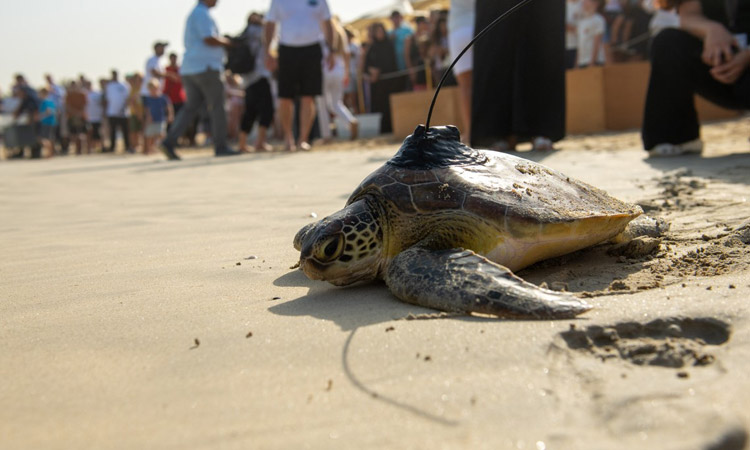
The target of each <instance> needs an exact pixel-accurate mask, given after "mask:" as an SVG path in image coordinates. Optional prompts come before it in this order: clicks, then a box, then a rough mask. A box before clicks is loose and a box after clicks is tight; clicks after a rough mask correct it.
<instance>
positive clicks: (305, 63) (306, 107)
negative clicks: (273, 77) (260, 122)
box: [263, 0, 335, 151]
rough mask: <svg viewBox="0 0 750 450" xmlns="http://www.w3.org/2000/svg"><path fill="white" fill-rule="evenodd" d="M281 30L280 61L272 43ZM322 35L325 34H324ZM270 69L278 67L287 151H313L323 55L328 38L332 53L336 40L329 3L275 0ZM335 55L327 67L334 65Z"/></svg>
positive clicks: (270, 17)
mask: <svg viewBox="0 0 750 450" xmlns="http://www.w3.org/2000/svg"><path fill="white" fill-rule="evenodd" d="M277 26H278V27H279V28H280V35H279V50H278V60H277V59H276V58H274V57H273V55H271V42H272V41H273V39H274V37H275V35H276V28H277ZM321 31H322V33H321ZM263 34H264V37H265V39H264V42H263V46H264V50H265V51H264V53H265V63H266V68H267V69H268V70H270V71H273V70H274V69H276V65H277V64H278V82H279V86H278V89H279V92H278V96H279V115H280V119H281V127H282V130H283V133H284V147H285V149H286V150H289V151H294V150H296V149H297V148H299V149H300V150H309V149H310V143H309V141H310V130H311V129H312V125H313V120H315V100H314V99H315V97H316V96H319V95H321V93H322V91H323V70H322V59H323V52H322V49H321V47H320V42H321V41H323V38H325V41H324V42H325V43H326V45H327V46H328V48H329V50H330V48H331V42H332V41H331V40H332V36H333V25H332V24H331V11H330V10H329V8H328V3H327V2H326V0H308V1H305V2H300V1H298V0H272V1H271V7H270V8H269V9H268V13H267V14H266V24H265V27H264V33H263ZM334 62H335V61H334V56H333V52H330V53H329V57H328V58H327V65H328V67H329V68H331V67H333V65H334ZM296 97H300V111H299V136H298V138H297V140H296V142H295V139H294V136H293V134H292V116H293V114H294V99H295V98H296Z"/></svg>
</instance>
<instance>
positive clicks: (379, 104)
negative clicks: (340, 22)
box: [364, 22, 402, 133]
mask: <svg viewBox="0 0 750 450" xmlns="http://www.w3.org/2000/svg"><path fill="white" fill-rule="evenodd" d="M370 30H371V31H370V32H371V42H370V47H369V48H368V50H367V55H366V56H365V65H364V72H365V74H367V76H368V78H369V81H370V110H371V111H372V112H375V113H380V114H381V116H380V132H381V133H390V132H391V131H392V130H393V128H392V124H391V98H390V97H391V94H393V93H395V92H400V91H401V87H402V85H401V80H400V79H399V77H391V76H389V75H391V74H393V73H394V72H396V71H397V70H398V66H397V65H396V50H395V49H394V47H393V43H392V42H391V40H390V38H389V36H388V33H387V32H386V31H385V26H383V24H382V23H380V22H375V23H374V24H372V25H371V28H370Z"/></svg>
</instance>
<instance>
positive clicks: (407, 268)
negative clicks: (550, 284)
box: [385, 247, 591, 319]
mask: <svg viewBox="0 0 750 450" xmlns="http://www.w3.org/2000/svg"><path fill="white" fill-rule="evenodd" d="M385 281H386V283H387V284H388V287H389V288H390V289H391V292H393V293H394V294H395V295H396V297H398V298H399V299H401V300H403V301H405V302H408V303H412V304H415V305H420V306H425V307H428V308H434V309H439V310H442V311H449V312H464V313H480V314H490V315H493V316H498V317H508V318H523V319H565V318H570V317H575V316H577V315H578V314H581V313H584V312H586V311H588V310H589V309H591V306H590V305H588V304H587V303H586V302H584V301H582V300H580V299H578V298H576V297H574V296H572V295H570V294H566V293H561V292H555V291H550V290H547V289H543V288H540V287H538V286H536V285H534V284H531V283H528V282H526V281H524V280H522V279H520V278H518V277H517V276H515V275H513V273H512V272H511V271H510V270H508V269H507V268H505V267H503V266H501V265H499V264H495V263H494V262H492V261H490V260H488V259H487V258H485V257H483V256H480V255H477V254H476V253H474V252H472V251H469V250H462V249H450V250H428V249H424V248H420V247H413V248H410V249H407V250H405V251H403V252H401V253H400V254H399V255H398V256H396V257H395V258H394V259H393V261H391V263H390V265H389V267H388V272H387V274H386V277H385Z"/></svg>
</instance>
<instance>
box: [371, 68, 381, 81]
mask: <svg viewBox="0 0 750 450" xmlns="http://www.w3.org/2000/svg"><path fill="white" fill-rule="evenodd" d="M368 72H369V74H370V83H377V82H378V77H379V76H380V70H378V69H376V68H374V67H370V69H369V71H368Z"/></svg>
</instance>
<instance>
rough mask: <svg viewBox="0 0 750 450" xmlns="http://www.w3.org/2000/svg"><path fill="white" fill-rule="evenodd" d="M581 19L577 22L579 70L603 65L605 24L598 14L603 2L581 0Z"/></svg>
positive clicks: (602, 17) (600, 0) (598, 0)
mask: <svg viewBox="0 0 750 450" xmlns="http://www.w3.org/2000/svg"><path fill="white" fill-rule="evenodd" d="M581 2H582V3H581V11H582V15H581V18H580V19H579V20H578V25H577V28H578V64H577V66H578V67H579V68H585V67H588V66H593V65H597V66H601V65H604V63H605V61H606V59H605V51H604V34H605V31H606V27H607V23H606V21H605V19H604V16H602V15H601V14H599V11H600V10H601V6H602V3H603V0H581Z"/></svg>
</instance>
